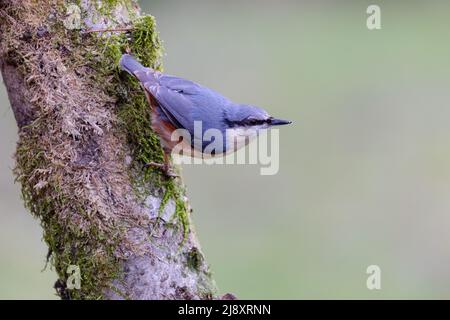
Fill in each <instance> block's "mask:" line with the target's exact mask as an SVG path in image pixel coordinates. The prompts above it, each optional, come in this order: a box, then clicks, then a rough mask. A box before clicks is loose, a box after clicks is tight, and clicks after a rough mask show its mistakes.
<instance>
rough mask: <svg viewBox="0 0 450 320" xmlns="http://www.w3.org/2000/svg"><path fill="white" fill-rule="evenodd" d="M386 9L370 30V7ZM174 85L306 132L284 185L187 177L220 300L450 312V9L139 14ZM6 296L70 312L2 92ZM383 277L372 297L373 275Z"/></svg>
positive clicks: (261, 179) (234, 172)
mask: <svg viewBox="0 0 450 320" xmlns="http://www.w3.org/2000/svg"><path fill="white" fill-rule="evenodd" d="M369 4H378V5H379V6H380V7H381V18H382V29H381V30H377V31H369V30H368V29H367V27H366V18H367V14H366V8H367V6H368V5H369ZM141 5H142V7H143V8H144V10H145V11H146V12H147V13H151V14H153V15H154V16H155V17H156V18H157V21H158V25H159V31H160V33H161V37H162V39H163V40H164V46H165V48H166V56H165V58H164V62H165V71H166V72H167V73H170V74H175V75H178V76H182V77H185V78H189V79H192V80H194V81H197V82H199V83H201V84H204V85H207V86H209V87H211V88H214V89H216V90H217V91H219V92H221V93H223V94H224V95H226V96H228V97H229V98H231V99H233V100H235V101H237V102H242V103H250V104H255V105H260V106H262V107H265V108H266V109H267V110H268V111H269V112H270V113H272V114H274V115H277V116H279V117H282V118H287V119H291V120H293V121H294V124H293V125H291V126H290V127H285V128H282V130H281V131H280V140H281V146H280V153H281V155H280V172H279V174H278V175H275V176H261V175H259V168H258V166H239V165H228V166H185V167H184V175H185V183H186V184H187V187H188V192H189V196H190V200H191V202H192V206H193V208H194V216H193V217H194V221H195V224H196V230H197V233H198V235H199V237H200V240H201V243H202V246H203V249H204V252H205V254H206V257H207V259H208V261H209V263H210V264H211V267H212V269H213V271H214V275H215V279H216V281H217V284H218V286H219V288H220V290H221V292H223V293H226V292H232V293H234V294H236V295H237V296H238V297H239V298H242V299H245V298H255V299H256V298H274V299H281V298H289V299H309V298H326V299H328V298H450V232H449V230H450V196H449V195H450V125H449V122H450V108H449V103H450V90H449V87H450V41H449V40H450V39H449V34H450V33H449V30H450V19H449V18H448V17H449V12H450V4H448V3H447V4H445V3H444V2H441V1H426V2H425V1H370V2H369V1H339V3H338V1H269V0H264V1H263V0H259V1H250V0H245V1H216V0H215V1H212V0H205V1H191V0H190V1H168V0H164V1H163V0H160V1H141ZM0 90H1V91H0V99H1V100H0V101H1V109H0V133H1V134H0V145H1V146H2V148H1V150H2V156H1V157H0V165H1V166H0V213H1V214H0V298H56V297H55V296H54V293H53V289H52V285H53V283H54V281H55V279H56V276H55V274H54V272H53V271H51V270H49V269H47V270H46V271H45V272H41V270H42V269H43V268H44V265H45V255H46V247H45V245H44V244H43V242H42V240H41V236H42V235H41V230H40V227H39V224H38V222H37V221H35V220H34V219H33V218H32V217H31V216H30V215H29V214H28V213H27V212H26V210H25V209H24V208H23V205H22V201H21V199H20V192H19V186H18V185H17V184H14V177H13V175H12V173H11V169H12V167H13V166H14V161H13V160H12V155H13V153H14V149H15V141H16V139H17V133H16V131H17V129H16V125H15V122H14V120H13V115H12V112H11V110H10V107H9V103H8V101H7V98H6V95H5V91H4V88H3V86H2V87H1V88H0ZM372 264H376V265H378V266H380V268H381V271H382V280H381V285H382V288H381V290H374V291H370V290H368V289H367V288H366V278H367V274H366V268H367V266H369V265H372Z"/></svg>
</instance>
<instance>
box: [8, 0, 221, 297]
mask: <svg viewBox="0 0 450 320" xmlns="http://www.w3.org/2000/svg"><path fill="white" fill-rule="evenodd" d="M114 28H127V29H132V30H131V31H130V32H128V33H125V32H100V33H99V32H87V31H88V30H92V29H96V30H97V29H114ZM0 30H1V31H0V32H1V34H0V66H1V72H2V76H3V81H4V83H5V85H6V88H7V91H8V94H9V99H10V102H11V107H12V109H13V111H14V115H15V118H16V120H17V125H18V128H19V141H18V145H17V152H16V161H17V165H16V169H15V174H16V175H17V180H18V182H19V183H20V184H21V186H22V194H23V198H24V201H25V205H26V206H27V207H28V208H29V210H30V211H31V213H32V214H33V215H34V216H35V217H37V218H38V219H39V221H40V223H41V225H42V227H43V234H44V236H43V238H44V240H45V241H46V243H47V244H48V246H49V260H50V262H51V264H52V266H53V267H54V268H55V270H56V272H57V274H58V277H59V279H58V281H57V283H56V284H55V288H56V289H57V291H58V293H59V294H60V296H61V297H62V298H71V299H97V298H105V299H123V298H127V299H211V298H214V296H215V292H216V288H215V284H214V281H213V279H212V278H211V274H210V271H209V268H208V265H207V263H206V261H205V259H204V257H203V254H202V253H201V250H200V246H199V243H198V240H197V238H196V236H195V233H194V230H193V226H192V223H191V217H190V216H191V209H190V207H189V204H188V202H187V199H186V197H185V192H184V187H183V185H182V182H181V180H180V179H176V180H173V179H170V178H166V177H165V176H164V175H163V174H161V172H159V171H158V170H157V169H152V168H145V167H144V164H145V163H146V162H150V161H155V162H158V161H162V149H161V146H160V144H159V140H158V137H157V136H155V134H154V133H153V132H152V131H151V129H150V127H149V124H150V112H149V108H148V105H147V103H146V101H145V96H144V94H143V92H142V90H141V89H140V87H139V85H138V84H137V83H136V82H135V81H134V80H133V79H131V78H130V77H129V76H127V75H124V74H123V73H122V72H120V70H118V67H117V63H118V59H119V58H120V55H121V54H122V52H123V51H124V50H129V51H131V52H132V53H133V54H135V55H136V56H137V57H138V58H139V59H140V60H141V61H142V62H143V63H144V64H146V65H148V66H150V67H153V68H156V69H161V52H162V49H161V45H160V41H159V38H158V33H157V32H156V30H155V22H154V19H153V17H151V16H148V15H141V13H140V9H139V6H138V4H137V3H136V2H135V1H131V0H115V1H94V0H82V1H75V2H69V1H62V0H45V1H41V0H39V1H33V0H3V1H0ZM70 266H77V267H79V269H80V272H81V287H80V288H79V289H77V288H72V286H71V284H73V283H72V282H71V281H72V280H73V279H74V278H73V277H71V275H72V274H71V273H68V272H67V271H68V268H69V267H70Z"/></svg>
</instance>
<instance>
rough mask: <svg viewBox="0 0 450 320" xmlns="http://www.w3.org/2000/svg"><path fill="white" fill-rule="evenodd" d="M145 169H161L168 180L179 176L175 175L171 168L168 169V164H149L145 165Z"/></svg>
mask: <svg viewBox="0 0 450 320" xmlns="http://www.w3.org/2000/svg"><path fill="white" fill-rule="evenodd" d="M145 167H146V168H148V167H154V168H158V169H161V171H162V172H163V173H164V174H165V175H166V176H167V177H169V178H178V177H179V175H178V174H176V173H175V172H174V171H173V170H172V168H171V167H170V165H169V164H167V163H158V162H149V163H146V164H145Z"/></svg>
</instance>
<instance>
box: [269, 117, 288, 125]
mask: <svg viewBox="0 0 450 320" xmlns="http://www.w3.org/2000/svg"><path fill="white" fill-rule="evenodd" d="M291 123H292V121H289V120H282V119H275V118H273V119H271V121H270V125H271V126H283V125H285V124H291Z"/></svg>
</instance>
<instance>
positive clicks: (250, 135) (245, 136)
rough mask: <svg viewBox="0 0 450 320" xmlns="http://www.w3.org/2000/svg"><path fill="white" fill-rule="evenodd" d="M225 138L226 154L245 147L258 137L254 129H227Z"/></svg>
mask: <svg viewBox="0 0 450 320" xmlns="http://www.w3.org/2000/svg"><path fill="white" fill-rule="evenodd" d="M226 134H227V137H226V142H227V145H226V150H227V153H230V152H234V151H236V150H238V149H240V148H242V147H245V146H246V145H247V144H248V143H249V142H250V141H252V140H253V139H254V138H256V136H257V135H258V131H257V130H254V129H243V128H236V129H235V128H233V129H228V130H227V132H226Z"/></svg>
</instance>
